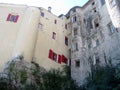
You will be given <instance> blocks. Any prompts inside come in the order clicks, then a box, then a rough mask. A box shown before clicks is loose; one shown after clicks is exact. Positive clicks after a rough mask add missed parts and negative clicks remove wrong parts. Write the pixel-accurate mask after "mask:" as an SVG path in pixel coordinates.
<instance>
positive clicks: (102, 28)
mask: <svg viewBox="0 0 120 90" xmlns="http://www.w3.org/2000/svg"><path fill="white" fill-rule="evenodd" d="M0 12H2V14H1V16H0V41H1V44H0V60H1V63H0V70H2V69H3V68H4V66H5V64H6V63H7V62H8V61H9V60H11V59H13V58H16V57H18V56H21V55H22V56H23V57H24V59H25V60H26V61H29V62H30V61H35V62H37V63H39V65H40V66H41V67H44V68H45V69H47V70H50V69H52V68H55V69H58V68H62V66H63V65H70V66H71V76H72V78H73V79H74V80H75V81H76V83H77V84H78V85H82V84H84V83H85V82H86V77H88V76H89V75H90V74H91V71H92V68H93V67H96V66H105V65H106V64H109V65H113V66H117V65H118V64H119V62H120V31H119V29H120V1H119V0H89V1H88V2H87V3H86V4H85V5H84V6H82V7H80V6H75V7H73V8H71V9H70V10H69V11H68V13H67V14H66V15H63V14H61V15H60V16H59V17H57V16H55V15H54V14H53V13H52V11H51V7H49V8H48V10H45V9H44V8H42V7H30V6H25V5H13V4H0Z"/></svg>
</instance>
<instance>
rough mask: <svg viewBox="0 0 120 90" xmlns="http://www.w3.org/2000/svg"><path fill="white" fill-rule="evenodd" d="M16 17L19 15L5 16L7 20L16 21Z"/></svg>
mask: <svg viewBox="0 0 120 90" xmlns="http://www.w3.org/2000/svg"><path fill="white" fill-rule="evenodd" d="M18 18H19V15H12V14H9V15H8V17H7V21H11V22H17V20H18Z"/></svg>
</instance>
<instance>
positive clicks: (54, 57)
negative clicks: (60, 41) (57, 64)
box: [49, 49, 57, 61]
mask: <svg viewBox="0 0 120 90" xmlns="http://www.w3.org/2000/svg"><path fill="white" fill-rule="evenodd" d="M49 58H50V59H52V60H54V61H57V54H56V53H55V52H53V51H52V50H51V49H50V50H49Z"/></svg>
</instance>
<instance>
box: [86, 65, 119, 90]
mask: <svg viewBox="0 0 120 90" xmlns="http://www.w3.org/2000/svg"><path fill="white" fill-rule="evenodd" d="M119 74H120V72H119V73H116V69H115V68H113V67H110V66H106V67H98V68H96V70H94V72H93V74H92V75H91V76H90V77H89V78H88V83H87V86H86V87H87V90H119V89H120V78H117V77H116V76H118V77H119Z"/></svg>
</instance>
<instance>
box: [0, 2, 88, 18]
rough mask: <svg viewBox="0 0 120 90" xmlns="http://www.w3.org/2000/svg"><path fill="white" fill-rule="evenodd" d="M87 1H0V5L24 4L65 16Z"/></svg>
mask: <svg viewBox="0 0 120 90" xmlns="http://www.w3.org/2000/svg"><path fill="white" fill-rule="evenodd" d="M87 1H88V0H0V3H12V4H24V5H28V6H37V7H43V8H45V9H48V7H49V6H51V7H52V10H51V12H52V13H53V14H55V15H57V16H58V15H60V14H66V13H67V12H68V11H69V10H70V9H71V8H72V7H74V6H83V5H84V4H85V3H86V2H87Z"/></svg>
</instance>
